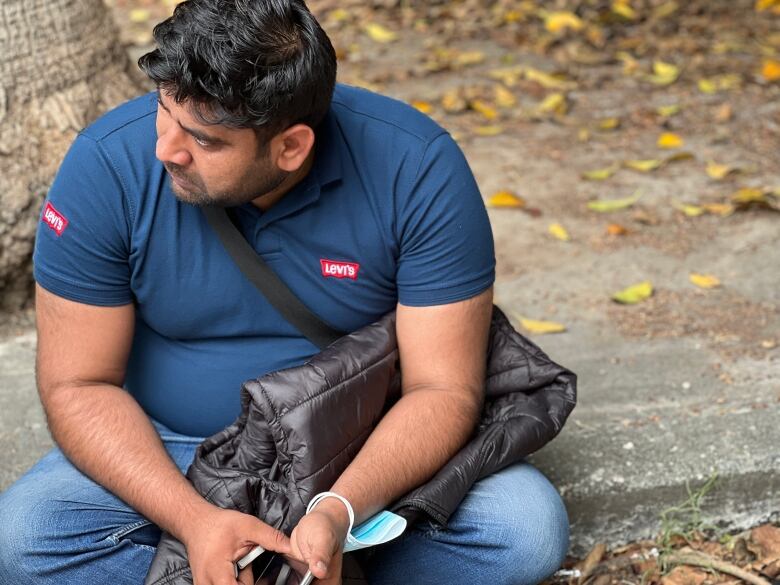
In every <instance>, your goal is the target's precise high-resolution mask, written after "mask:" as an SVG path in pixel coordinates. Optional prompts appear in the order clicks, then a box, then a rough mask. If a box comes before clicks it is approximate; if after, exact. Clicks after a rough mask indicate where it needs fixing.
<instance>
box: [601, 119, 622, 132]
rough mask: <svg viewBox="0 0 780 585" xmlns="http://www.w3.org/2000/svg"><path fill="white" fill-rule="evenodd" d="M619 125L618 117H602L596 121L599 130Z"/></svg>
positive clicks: (610, 128)
mask: <svg viewBox="0 0 780 585" xmlns="http://www.w3.org/2000/svg"><path fill="white" fill-rule="evenodd" d="M619 127H620V118H602V119H601V120H599V121H598V129H599V130H615V129H617V128H619Z"/></svg>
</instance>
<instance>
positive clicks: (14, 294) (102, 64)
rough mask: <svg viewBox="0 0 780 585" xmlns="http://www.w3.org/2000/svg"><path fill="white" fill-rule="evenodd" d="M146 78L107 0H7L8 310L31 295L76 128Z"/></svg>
mask: <svg viewBox="0 0 780 585" xmlns="http://www.w3.org/2000/svg"><path fill="white" fill-rule="evenodd" d="M141 84H142V81H141V77H140V75H139V74H137V73H134V68H132V67H131V65H130V62H129V59H128V57H127V55H126V53H125V50H124V48H123V47H122V45H121V44H120V42H119V37H118V34H117V29H116V26H115V24H114V22H113V20H112V17H111V14H110V13H109V11H108V9H107V8H106V6H105V5H104V4H103V2H102V0H2V1H0V310H5V311H8V310H15V309H19V308H22V307H24V306H25V305H28V304H29V303H30V301H31V298H32V297H31V292H32V264H31V255H32V249H33V241H34V237H35V230H36V227H37V223H38V219H39V213H40V207H41V202H42V201H43V198H44V197H45V195H46V191H47V189H48V188H49V185H50V184H51V180H52V179H53V177H54V173H55V172H56V170H57V168H58V166H59V164H60V162H61V160H62V157H63V155H64V154H65V151H66V150H67V148H68V146H69V145H70V143H71V142H72V140H73V138H74V137H75V134H76V132H78V131H79V130H81V129H82V128H83V127H84V126H86V125H87V124H88V123H89V122H91V121H92V120H94V119H95V118H96V117H97V116H98V115H100V114H101V113H102V112H104V111H106V110H107V109H109V108H110V107H113V106H115V105H116V104H118V103H120V102H121V101H123V100H125V99H127V98H129V97H131V96H133V95H137V94H138V93H140V92H141V91H142V85H141Z"/></svg>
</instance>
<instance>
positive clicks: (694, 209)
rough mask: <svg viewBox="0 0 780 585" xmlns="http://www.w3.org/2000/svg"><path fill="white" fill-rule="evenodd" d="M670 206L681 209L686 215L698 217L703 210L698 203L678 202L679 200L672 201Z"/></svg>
mask: <svg viewBox="0 0 780 585" xmlns="http://www.w3.org/2000/svg"><path fill="white" fill-rule="evenodd" d="M672 207H674V208H675V209H677V210H679V211H682V212H683V213H684V214H685V215H687V216H688V217H698V216H700V215H702V214H703V213H704V211H705V209H704V208H703V207H701V206H699V205H689V204H687V203H680V202H679V201H672Z"/></svg>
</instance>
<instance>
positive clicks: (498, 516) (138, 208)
mask: <svg viewBox="0 0 780 585" xmlns="http://www.w3.org/2000/svg"><path fill="white" fill-rule="evenodd" d="M155 39H156V41H157V43H158V48H157V49H156V50H155V51H152V52H151V53H149V54H147V55H145V56H144V57H142V58H141V60H140V62H139V64H140V65H141V67H142V69H143V70H144V71H145V72H146V73H147V74H148V75H149V77H150V78H151V79H152V80H153V81H154V82H155V83H156V85H157V87H158V91H157V93H156V94H150V95H147V96H142V97H140V98H137V99H135V100H133V101H131V102H129V103H127V104H124V105H122V106H120V107H119V108H117V109H116V110H114V111H113V112H110V113H109V114H107V115H106V116H104V117H103V118H101V119H100V120H98V121H97V122H96V123H95V124H93V125H92V126H90V127H89V128H87V129H86V130H85V131H83V132H82V133H81V134H80V135H79V137H77V139H76V141H75V142H74V144H73V146H72V148H71V150H70V151H69V153H68V155H67V156H66V158H65V160H64V162H63V164H62V167H61V169H60V172H59V174H58V176H57V178H56V180H55V182H54V184H53V186H52V188H51V191H50V193H49V195H48V198H47V201H46V203H45V204H44V211H43V214H42V223H41V227H40V230H39V233H38V239H37V243H36V252H35V258H34V260H35V276H36V280H37V283H38V285H37V295H36V303H37V305H36V306H37V316H38V344H39V345H38V358H37V377H38V387H39V392H40V396H41V400H42V403H43V406H44V409H45V411H46V415H47V418H48V422H49V426H50V429H51V432H52V435H53V437H54V439H55V441H56V442H57V444H58V446H59V448H58V449H55V450H53V451H52V452H50V453H49V454H48V455H46V456H45V457H44V458H43V459H42V460H41V461H40V462H39V463H38V464H37V465H36V466H35V467H33V469H31V470H30V471H29V472H28V473H27V474H26V475H25V476H24V477H22V478H21V479H20V480H19V481H18V482H17V483H16V484H14V485H13V486H12V487H11V488H10V489H9V490H8V491H7V492H6V493H5V494H3V495H2V497H1V498H0V518H2V519H3V521H2V523H1V525H0V582H2V583H9V584H10V583H14V584H17V583H18V584H25V583H31V584H32V583H35V584H38V585H40V584H44V583H57V584H66V583H79V584H82V583H83V584H91V583H116V584H124V583H128V584H138V583H142V582H143V578H144V575H145V574H146V571H147V569H148V566H149V563H150V562H151V559H152V556H153V554H154V550H155V546H156V544H157V541H158V540H159V536H160V530H161V529H163V530H166V531H168V532H170V533H171V534H173V535H174V536H175V537H177V538H178V539H179V540H181V541H182V542H183V543H184V544H185V546H186V548H187V553H188V557H189V561H190V565H191V568H192V572H193V576H194V581H195V583H196V584H197V585H212V584H213V585H221V584H223V583H236V582H237V581H236V579H235V578H234V576H233V562H234V561H235V560H236V559H238V558H240V557H241V556H242V555H243V554H245V553H246V552H247V551H248V550H250V549H251V548H252V547H253V546H255V545H256V544H259V545H261V546H263V547H264V548H266V549H271V550H275V551H278V552H281V553H283V554H285V555H286V556H287V557H288V558H289V559H290V560H291V562H292V563H293V564H294V565H295V567H296V568H297V569H298V570H299V571H301V572H303V571H305V570H307V569H308V570H311V571H312V572H313V574H314V575H315V577H317V578H318V579H320V580H321V581H322V583H324V584H330V583H339V582H340V574H341V572H340V569H341V545H342V543H343V541H344V538H345V536H346V531H347V525H348V516H347V512H346V508H345V506H344V505H343V504H342V503H341V502H340V501H339V500H338V499H335V498H327V499H325V500H323V501H322V502H321V503H320V504H319V505H318V506H317V507H316V508H315V509H314V510H313V511H312V512H311V513H310V514H308V515H307V516H305V517H304V518H303V520H301V522H300V523H299V524H298V526H297V527H296V528H295V530H294V531H293V532H292V534H291V535H290V536H289V538H288V536H286V535H284V534H281V533H279V532H277V531H275V530H274V529H272V528H271V527H269V526H267V525H265V524H264V523H263V522H261V521H260V520H258V519H256V518H253V517H250V516H247V515H244V514H241V513H239V512H236V511H230V510H223V509H219V508H216V507H214V506H213V505H211V504H210V503H208V502H207V501H206V500H205V499H204V498H203V497H201V496H200V495H199V494H198V493H197V492H196V491H195V490H194V489H193V487H192V486H191V485H190V484H189V483H188V482H187V480H186V479H185V477H184V476H183V475H182V471H184V470H186V468H187V467H188V465H189V464H190V462H191V461H192V459H193V456H194V451H195V448H196V446H197V444H198V443H199V442H200V440H201V438H202V437H204V436H208V435H210V434H213V433H215V432H217V431H218V430H220V429H221V428H223V427H225V426H226V425H228V424H229V423H231V422H232V421H233V419H234V418H235V417H236V416H237V414H238V412H239V387H240V384H241V382H242V381H243V380H245V379H248V378H254V377H257V376H260V375H262V374H263V373H265V372H269V371H273V370H278V369H280V368H284V367H289V366H293V365H298V364H300V363H303V362H304V361H305V360H306V359H307V358H309V357H311V356H312V355H313V354H315V353H316V352H317V348H316V347H315V346H314V345H312V344H311V343H310V342H309V341H308V340H307V339H306V338H304V337H303V336H302V335H301V334H300V333H299V332H297V331H296V330H295V329H294V328H293V327H292V326H291V325H290V324H288V323H286V322H285V321H284V320H283V319H282V318H281V316H280V315H279V314H278V313H276V311H275V310H274V309H273V308H272V307H271V306H270V305H269V304H268V302H267V301H266V300H265V299H264V298H263V297H262V295H260V294H259V293H258V292H257V290H255V289H254V288H253V286H252V285H251V283H249V282H248V281H247V280H246V278H245V277H244V276H243V275H242V274H241V272H240V271H239V269H238V268H237V267H236V266H235V264H234V263H233V262H232V260H231V259H230V257H229V256H228V255H227V253H226V252H225V250H224V249H223V248H222V246H221V244H220V242H219V240H218V239H217V237H216V235H215V234H214V233H213V232H212V231H211V230H210V228H209V226H208V224H207V223H206V222H205V219H204V218H203V215H202V213H201V211H200V208H199V206H203V205H218V206H224V207H230V208H231V209H232V210H233V212H234V215H235V217H236V221H237V223H238V226H239V228H240V229H241V231H242V233H243V235H244V236H245V238H246V239H247V240H248V241H249V242H250V244H251V245H252V246H253V247H254V248H255V250H256V251H257V253H259V254H260V255H261V256H262V257H263V258H264V259H265V260H266V261H267V262H268V264H269V265H270V266H271V267H272V268H273V269H274V271H275V272H277V273H278V274H279V276H280V277H281V278H282V280H283V281H285V282H286V283H287V284H288V286H289V287H290V288H291V289H292V291H293V292H294V293H295V294H296V295H298V296H299V297H300V298H301V299H302V301H303V302H304V303H305V304H306V305H307V306H308V307H310V308H312V310H314V311H315V312H316V313H317V314H318V315H320V316H321V317H322V319H324V320H325V321H326V322H328V323H330V324H331V325H332V326H333V327H335V328H337V329H340V330H343V331H353V330H355V329H358V328H359V327H361V326H364V325H366V324H368V323H371V322H373V321H375V320H376V319H378V318H379V317H380V316H382V315H383V314H385V313H387V312H389V311H392V310H394V309H397V336H398V344H399V352H400V359H401V364H402V368H403V373H404V375H403V393H402V397H401V399H400V400H399V401H398V402H397V404H396V405H395V406H394V407H393V408H392V409H391V410H390V411H389V412H388V413H387V415H386V416H385V417H384V418H383V420H382V421H381V423H380V424H379V426H378V427H377V428H376V430H375V431H374V432H373V434H372V435H371V436H370V437H369V439H368V441H367V442H366V444H365V446H364V447H363V449H362V450H361V451H360V453H359V454H358V456H357V457H356V458H355V460H354V461H353V462H352V463H351V465H350V466H349V467H348V469H347V470H346V471H345V472H344V473H343V475H342V476H341V477H340V478H339V480H338V481H337V482H336V483H335V485H334V486H333V488H332V491H334V492H336V493H338V494H340V495H341V496H343V497H344V498H346V499H347V500H348V502H350V503H351V505H352V507H353V508H354V511H355V515H356V522H360V521H362V520H364V519H366V518H368V517H370V516H371V515H372V514H374V513H376V512H377V511H379V510H381V509H382V508H385V507H387V506H388V505H389V504H391V503H392V502H393V501H394V500H395V499H397V498H399V497H400V496H401V495H403V494H405V493H407V492H408V491H409V490H411V489H412V488H414V487H415V486H417V485H419V484H421V483H423V482H424V481H426V480H428V479H429V478H430V477H431V476H432V475H433V474H434V473H435V472H436V471H437V470H438V469H439V468H440V467H441V466H442V465H443V464H444V463H445V462H446V461H448V460H449V459H450V458H451V457H452V456H453V455H454V454H455V453H456V452H457V451H458V449H459V448H460V447H461V446H462V445H463V444H464V443H465V442H466V440H467V439H468V437H469V436H470V434H471V433H472V431H473V429H474V425H475V424H476V422H477V420H478V417H479V412H480V408H481V401H482V397H481V389H482V383H483V380H484V363H485V352H486V345H487V331H488V325H489V320H490V314H491V306H492V283H493V279H494V256H493V243H492V236H491V233H490V226H489V223H488V220H487V215H486V212H485V209H484V206H483V203H482V200H481V197H480V195H479V192H478V189H477V187H476V184H475V182H474V180H473V177H472V175H471V172H470V171H469V169H468V165H467V163H466V162H465V160H464V158H463V156H462V154H461V152H460V150H459V149H458V148H457V146H456V145H455V143H454V142H453V140H452V139H451V138H450V137H449V135H448V134H447V133H446V132H444V131H443V130H442V129H441V128H440V127H439V126H437V125H436V124H435V123H433V122H432V121H431V120H429V119H428V118H426V117H425V116H423V115H422V114H420V113H418V112H416V111H415V110H413V109H412V108H409V107H407V106H405V105H403V104H400V103H399V102H396V101H393V100H390V99H388V98H385V97H381V96H378V95H375V94H371V93H369V92H366V91H362V90H358V89H354V88H349V87H344V86H338V87H336V88H335V92H334V84H335V73H336V61H335V54H334V51H333V48H332V46H331V44H330V42H329V40H328V38H327V36H326V35H325V33H324V32H323V31H322V30H321V28H320V27H319V25H318V24H317V22H316V21H315V19H314V18H313V17H312V15H311V14H310V13H309V12H308V10H307V9H306V7H305V5H304V4H303V2H302V1H300V0H189V1H188V2H184V3H183V4H180V5H179V6H178V7H177V9H176V11H175V13H174V16H173V17H171V18H170V19H168V20H167V21H165V22H163V23H162V24H160V25H159V26H158V27H157V28H156V29H155ZM567 541H568V532H567V521H566V514H565V510H564V508H563V506H562V503H561V501H560V498H559V497H558V495H557V493H556V492H555V490H554V488H552V486H551V485H550V484H549V483H548V482H547V481H546V479H545V478H544V477H543V476H542V475H541V474H540V473H539V472H537V471H536V470H534V469H533V468H532V467H530V466H529V465H527V464H519V465H515V466H512V467H510V468H507V469H506V470H504V471H502V472H501V473H498V474H496V475H494V476H492V477H489V478H487V479H485V480H483V481H480V482H478V483H477V484H476V486H475V487H474V489H473V490H472V491H471V492H470V494H469V495H468V497H467V498H466V500H465V501H464V502H463V504H462V505H461V507H460V509H459V510H458V512H457V513H456V514H455V515H454V516H453V517H452V519H451V522H450V524H449V525H448V527H447V529H443V528H441V527H436V526H432V525H430V524H423V525H420V526H415V527H414V528H412V529H410V530H409V531H408V533H407V534H406V535H404V536H403V537H402V538H400V539H398V541H396V542H394V543H393V544H391V545H389V546H387V547H386V548H385V549H383V550H382V551H381V552H379V554H377V555H376V556H375V558H374V562H373V563H372V565H371V567H369V568H368V570H369V577H370V581H371V582H372V583H472V582H476V581H485V582H490V583H532V582H536V581H538V580H540V579H542V578H544V577H546V576H547V575H549V574H550V573H551V572H552V571H554V570H555V569H556V568H557V567H558V565H559V564H560V562H561V560H562V557H563V555H564V554H565V551H566V548H567ZM239 581H240V582H241V583H245V584H246V583H251V582H252V576H251V575H250V574H249V572H247V571H245V572H243V573H242V574H241V575H240V577H239Z"/></svg>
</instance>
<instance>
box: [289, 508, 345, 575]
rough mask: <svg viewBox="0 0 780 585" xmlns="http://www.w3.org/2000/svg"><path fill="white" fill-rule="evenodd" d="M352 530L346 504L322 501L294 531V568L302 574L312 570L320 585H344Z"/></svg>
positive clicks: (292, 564) (292, 548)
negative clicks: (343, 560) (344, 564)
mask: <svg viewBox="0 0 780 585" xmlns="http://www.w3.org/2000/svg"><path fill="white" fill-rule="evenodd" d="M348 529H349V516H348V515H347V510H346V508H345V507H344V504H342V503H341V502H340V501H339V500H337V499H336V498H326V499H324V500H322V501H321V502H320V503H319V504H317V506H316V507H315V508H314V509H313V510H312V511H311V512H309V513H308V514H306V515H305V516H304V517H303V518H301V521H300V522H298V525H297V526H296V527H295V529H294V530H293V531H292V535H291V536H290V546H291V554H290V556H291V557H292V561H291V562H290V564H291V566H292V567H293V568H294V569H295V570H296V571H298V572H300V573H305V572H306V571H311V572H312V574H313V575H314V576H315V577H316V578H317V583H319V584H320V585H341V556H342V549H343V547H344V540H345V539H346V537H347V530H348ZM295 561H298V562H295Z"/></svg>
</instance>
